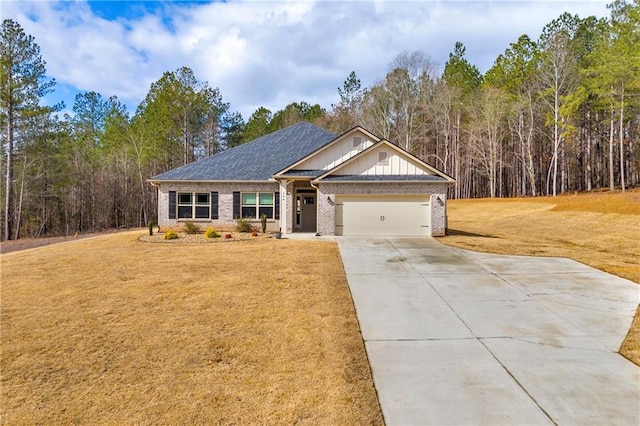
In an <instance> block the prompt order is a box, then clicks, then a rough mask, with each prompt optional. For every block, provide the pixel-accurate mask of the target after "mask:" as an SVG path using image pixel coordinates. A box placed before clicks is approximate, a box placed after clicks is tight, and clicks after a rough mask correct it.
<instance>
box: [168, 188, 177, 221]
mask: <svg viewBox="0 0 640 426" xmlns="http://www.w3.org/2000/svg"><path fill="white" fill-rule="evenodd" d="M175 218H176V191H169V219H175Z"/></svg>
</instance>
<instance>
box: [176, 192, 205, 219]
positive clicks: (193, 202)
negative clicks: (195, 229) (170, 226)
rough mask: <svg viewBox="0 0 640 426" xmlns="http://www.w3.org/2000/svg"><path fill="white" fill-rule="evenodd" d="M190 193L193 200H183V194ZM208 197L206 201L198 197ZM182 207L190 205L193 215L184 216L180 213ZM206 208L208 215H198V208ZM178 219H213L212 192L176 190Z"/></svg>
mask: <svg viewBox="0 0 640 426" xmlns="http://www.w3.org/2000/svg"><path fill="white" fill-rule="evenodd" d="M187 194H188V195H189V197H190V199H191V202H190V203H184V202H181V196H182V195H187ZM203 196H204V197H206V202H205V201H201V202H199V201H198V197H203ZM180 207H190V208H191V215H190V216H189V217H183V216H181V215H180ZM202 209H206V210H207V214H206V216H203V215H198V210H202ZM176 219H177V220H207V219H211V192H196V191H179V192H178V191H176Z"/></svg>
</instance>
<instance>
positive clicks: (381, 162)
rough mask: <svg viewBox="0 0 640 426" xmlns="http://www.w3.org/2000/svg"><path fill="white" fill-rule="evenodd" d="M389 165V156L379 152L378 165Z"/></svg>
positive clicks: (384, 152)
mask: <svg viewBox="0 0 640 426" xmlns="http://www.w3.org/2000/svg"><path fill="white" fill-rule="evenodd" d="M388 164H389V156H388V155H387V152H386V151H380V152H378V165H380V166H386V165H388Z"/></svg>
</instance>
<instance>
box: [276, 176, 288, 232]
mask: <svg viewBox="0 0 640 426" xmlns="http://www.w3.org/2000/svg"><path fill="white" fill-rule="evenodd" d="M278 182H279V183H280V230H281V231H282V234H283V235H286V234H287V224H288V223H289V208H288V205H287V200H288V199H289V196H288V194H287V183H288V181H286V180H285V179H282V180H279V181H278Z"/></svg>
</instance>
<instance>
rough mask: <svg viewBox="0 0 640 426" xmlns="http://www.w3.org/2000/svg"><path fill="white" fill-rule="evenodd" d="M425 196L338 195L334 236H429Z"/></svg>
mask: <svg viewBox="0 0 640 426" xmlns="http://www.w3.org/2000/svg"><path fill="white" fill-rule="evenodd" d="M429 199H430V197H429V196H428V195H338V196H336V206H335V208H336V210H335V223H336V230H335V234H336V235H407V236H409V235H414V236H415V235H423V236H429V235H431V226H430V225H431V209H430V205H429Z"/></svg>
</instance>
